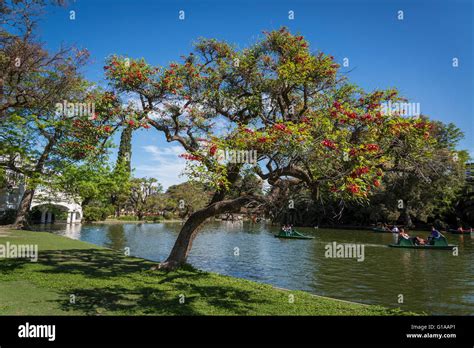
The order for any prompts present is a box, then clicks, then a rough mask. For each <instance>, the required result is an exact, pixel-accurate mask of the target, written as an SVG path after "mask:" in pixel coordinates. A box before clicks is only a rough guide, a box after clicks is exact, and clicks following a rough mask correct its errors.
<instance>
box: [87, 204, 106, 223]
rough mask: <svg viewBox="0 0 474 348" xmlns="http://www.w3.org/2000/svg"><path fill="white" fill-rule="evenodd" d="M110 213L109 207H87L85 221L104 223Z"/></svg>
mask: <svg viewBox="0 0 474 348" xmlns="http://www.w3.org/2000/svg"><path fill="white" fill-rule="evenodd" d="M110 213H111V212H110V208H109V207H95V206H85V207H84V208H83V214H84V220H85V221H104V220H105V219H107V216H109V215H110Z"/></svg>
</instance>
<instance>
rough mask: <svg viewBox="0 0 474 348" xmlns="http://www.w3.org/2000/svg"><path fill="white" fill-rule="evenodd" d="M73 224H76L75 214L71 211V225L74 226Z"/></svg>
mask: <svg viewBox="0 0 474 348" xmlns="http://www.w3.org/2000/svg"><path fill="white" fill-rule="evenodd" d="M74 223H76V212H75V211H73V212H72V213H71V224H74Z"/></svg>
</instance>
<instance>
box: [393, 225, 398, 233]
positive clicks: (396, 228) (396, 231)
mask: <svg viewBox="0 0 474 348" xmlns="http://www.w3.org/2000/svg"><path fill="white" fill-rule="evenodd" d="M392 232H393V233H399V232H400V230H399V229H398V227H397V225H393V228H392Z"/></svg>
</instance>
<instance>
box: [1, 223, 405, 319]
mask: <svg viewBox="0 0 474 348" xmlns="http://www.w3.org/2000/svg"><path fill="white" fill-rule="evenodd" d="M3 232H5V233H3V234H2V235H0V244H2V245H4V244H6V243H7V242H8V243H9V244H16V245H37V246H38V249H39V258H38V262H30V261H29V260H27V259H0V315H376V316H382V315H406V314H413V313H408V312H402V311H401V310H399V309H388V308H385V307H381V306H373V305H365V304H359V303H354V302H348V301H341V300H337V299H332V298H328V297H322V296H317V295H313V294H310V293H307V292H303V291H293V290H284V289H278V288H275V287H273V286H271V285H267V284H261V283H256V282H252V281H249V280H244V279H240V278H234V277H229V276H224V275H220V274H216V273H211V272H203V271H199V270H196V269H194V268H192V267H190V266H189V267H185V268H183V269H180V270H177V271H173V272H165V271H152V270H151V267H152V266H153V265H156V263H154V262H152V261H148V260H145V259H141V258H136V257H126V256H124V255H123V254H121V253H118V252H116V251H113V250H111V249H107V248H103V247H99V246H96V245H93V244H90V243H86V242H82V241H77V240H72V239H69V238H66V237H62V236H58V235H54V234H51V233H47V232H32V231H18V230H7V229H4V230H3ZM71 299H74V301H72V300H71Z"/></svg>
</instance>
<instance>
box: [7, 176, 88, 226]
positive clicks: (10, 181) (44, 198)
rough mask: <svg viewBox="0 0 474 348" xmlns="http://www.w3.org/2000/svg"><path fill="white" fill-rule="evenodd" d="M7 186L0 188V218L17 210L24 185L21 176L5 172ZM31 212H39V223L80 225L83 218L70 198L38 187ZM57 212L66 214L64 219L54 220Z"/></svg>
mask: <svg viewBox="0 0 474 348" xmlns="http://www.w3.org/2000/svg"><path fill="white" fill-rule="evenodd" d="M6 177H7V180H6V181H7V185H6V187H3V188H0V216H2V215H3V214H5V212H7V211H8V210H11V209H14V210H16V209H18V206H19V204H20V201H21V198H22V196H23V193H24V192H25V185H24V180H23V177H22V175H20V174H17V173H15V172H13V171H10V170H7V171H6ZM30 209H31V210H33V209H35V210H36V209H37V210H39V211H40V212H41V220H40V222H41V223H52V222H66V223H68V224H71V223H72V224H73V223H80V222H81V220H82V217H83V214H82V207H81V205H80V204H78V203H77V202H76V201H75V200H74V199H72V197H69V196H68V195H66V194H65V193H53V192H51V191H49V190H47V189H46V188H44V187H39V188H38V189H37V190H36V192H35V195H34V196H33V201H32V203H31V208H30ZM57 212H64V213H66V214H65V215H66V219H58V218H56V216H55V215H56V214H55V213H57Z"/></svg>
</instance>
